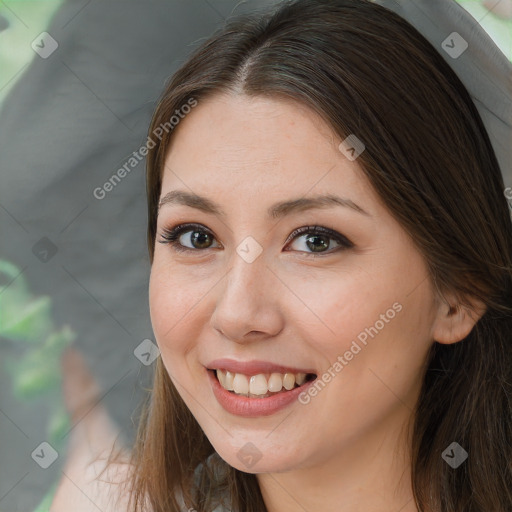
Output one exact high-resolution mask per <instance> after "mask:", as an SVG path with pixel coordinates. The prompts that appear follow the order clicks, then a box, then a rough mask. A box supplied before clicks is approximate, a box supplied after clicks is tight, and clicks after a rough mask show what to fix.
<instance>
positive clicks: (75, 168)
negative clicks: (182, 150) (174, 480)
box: [0, 0, 512, 512]
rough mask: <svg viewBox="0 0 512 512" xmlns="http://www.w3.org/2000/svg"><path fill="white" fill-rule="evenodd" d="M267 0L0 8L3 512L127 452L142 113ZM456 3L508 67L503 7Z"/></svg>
mask: <svg viewBox="0 0 512 512" xmlns="http://www.w3.org/2000/svg"><path fill="white" fill-rule="evenodd" d="M274 3H276V2H275V1H272V0H250V1H246V2H240V1H239V0H238V1H235V0H209V1H207V0H109V1H101V0H37V1H34V0H32V1H29V0H0V512H16V511H23V512H33V511H37V512H42V511H48V510H49V505H50V503H51V500H52V498H53V496H54V493H55V491H56V489H57V486H58V483H59V482H61V481H62V479H67V480H69V481H70V482H72V481H73V474H74V473H73V471H74V467H73V464H75V463H78V462H79V461H80V460H83V459H82V458H81V457H84V454H87V453H92V452H94V451H96V450H100V449H102V447H103V448H104V447H105V446H109V445H111V443H112V441H113V440H114V439H116V440H117V441H118V442H119V443H120V445H121V446H124V447H126V448H128V449H129V447H130V445H131V444H132V443H133V440H134V436H135V432H136V426H137V415H138V413H139V407H140V404H141V401H142V399H143V398H144V397H145V394H146V390H147V389H148V387H149V385H150V382H151V374H152V367H153V366H152V365H153V363H154V361H155V359H156V357H158V348H157V347H156V345H155V342H154V339H153V334H152V330H151V325H150V320H149V313H148V298H147V284H148V279H149V270H150V266H149V259H148V256H147V248H146V204H145V180H144V165H145V161H144V158H143V157H142V156H141V153H140V149H141V148H143V147H145V145H146V144H147V143H148V138H147V137H148V134H147V127H148V125H149V121H150V116H151V113H152V110H153V108H154V106H155V102H156V101H157V99H158V96H159V94H160V93H161V92H162V90H163V88H164V85H165V83H166V80H167V79H168V77H169V76H170V75H171V74H172V73H173V72H174V71H175V70H176V69H177V68H178V66H179V65H180V64H181V63H182V62H183V61H184V60H185V58H186V56H187V55H188V54H189V53H190V52H191V51H192V49H193V48H194V47H195V46H197V45H198V44H200V43H201V41H202V40H204V38H206V37H208V36H209V35H210V34H212V33H213V31H214V30H215V29H216V28H218V27H220V26H222V24H223V23H224V21H225V20H226V19H227V18H228V17H229V16H230V15H231V14H232V13H234V14H236V13H242V12H247V11H253V10H257V9H262V8H264V7H265V6H268V5H271V4H274ZM458 3H459V4H461V5H462V6H463V7H464V8H465V9H467V10H468V11H469V13H470V14H471V15H472V16H473V17H474V18H475V19H476V20H478V22H479V23H480V24H481V25H482V26H483V27H484V29H485V30H486V31H487V32H488V33H489V35H490V36H491V37H492V38H493V40H494V41H495V43H496V45H497V46H498V47H499V48H500V49H501V51H502V52H503V53H504V54H505V55H506V56H507V58H508V59H509V60H511V61H512V1H511V0H491V1H484V0H460V1H459V2H458ZM119 169H124V170H125V172H124V173H122V174H123V177H122V178H121V179H117V180H116V181H113V180H112V176H113V175H115V174H116V173H117V174H116V175H117V176H121V173H118V170H119ZM92 508H94V507H92Z"/></svg>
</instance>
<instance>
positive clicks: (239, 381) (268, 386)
mask: <svg viewBox="0 0 512 512" xmlns="http://www.w3.org/2000/svg"><path fill="white" fill-rule="evenodd" d="M216 372H217V378H218V379H219V382H220V384H221V386H222V387H223V388H224V389H227V390H228V391H234V392H235V393H239V394H244V395H247V394H249V393H250V394H252V395H265V394H266V393H268V392H269V391H270V392H272V393H277V392H278V391H281V389H282V388H283V387H284V388H285V389H286V390H290V389H293V388H294V387H295V383H297V384H298V385H299V386H301V385H302V384H304V382H305V381H306V374H305V373H285V374H284V375H283V374H282V373H271V374H267V375H265V374H263V373H260V374H258V375H252V376H251V377H248V376H247V375H244V374H243V373H232V372H230V371H225V370H216Z"/></svg>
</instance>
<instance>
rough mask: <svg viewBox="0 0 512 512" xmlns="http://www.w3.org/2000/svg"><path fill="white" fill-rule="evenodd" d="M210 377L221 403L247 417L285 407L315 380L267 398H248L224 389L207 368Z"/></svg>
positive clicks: (227, 408)
mask: <svg viewBox="0 0 512 512" xmlns="http://www.w3.org/2000/svg"><path fill="white" fill-rule="evenodd" d="M206 373H207V374H208V378H209V379H210V383H211V386H212V389H213V394H214V395H215V398H217V401H218V402H219V404H220V405H221V406H222V407H224V409H225V410H226V411H227V412H230V413H231V414H236V415H237V416H244V417H246V418H255V417H257V416H270V415H271V414H274V413H276V412H277V411H280V410H281V409H284V408H285V407H287V406H288V405H291V404H292V402H295V401H296V400H297V398H298V396H299V395H300V394H301V393H302V392H303V391H305V390H306V389H307V388H308V387H309V386H310V385H311V384H313V382H315V380H316V379H315V380H311V381H309V382H305V383H304V384H302V386H299V387H296V388H294V389H292V390H290V391H286V392H283V393H279V394H277V395H273V396H269V397H267V398H248V397H245V396H241V395H236V394H235V393H232V392H230V391H228V390H227V389H224V388H223V387H222V386H221V385H220V382H219V381H218V379H217V377H216V376H215V373H214V372H213V371H210V370H207V371H206Z"/></svg>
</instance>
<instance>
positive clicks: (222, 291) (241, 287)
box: [211, 253, 285, 343]
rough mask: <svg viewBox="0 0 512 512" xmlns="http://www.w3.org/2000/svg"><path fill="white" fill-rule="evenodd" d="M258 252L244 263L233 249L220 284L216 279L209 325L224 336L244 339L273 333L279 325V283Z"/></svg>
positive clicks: (273, 334)
mask: <svg viewBox="0 0 512 512" xmlns="http://www.w3.org/2000/svg"><path fill="white" fill-rule="evenodd" d="M274 272H275V271H273V270H272V269H271V268H270V267H269V266H268V265H267V260H265V258H264V253H262V254H260V256H259V257H258V258H256V260H254V261H253V262H252V263H248V262H247V261H245V260H244V259H243V258H242V257H240V256H239V255H238V254H237V253H235V254H234V255H233V263H232V266H231V268H230V270H229V271H228V272H227V274H226V276H225V279H224V280H222V284H221V283H219V286H218V287H216V288H217V289H218V292H217V293H218V296H217V298H216V304H215V309H214V311H213V314H212V317H211V325H212V327H213V328H214V329H216V330H217V331H219V332H220V333H221V334H222V335H223V336H224V337H225V338H228V339H230V340H231V341H234V342H236V343H246V342H248V341H255V340H260V339H264V338H266V337H273V336H276V335H277V334H278V333H279V332H280V331H281V330H282V329H283V325H284V322H283V310H282V304H280V301H279V297H283V296H285V293H284V292H285V290H284V287H283V285H282V283H281V282H280V281H279V279H278V278H277V277H276V275H275V274H274Z"/></svg>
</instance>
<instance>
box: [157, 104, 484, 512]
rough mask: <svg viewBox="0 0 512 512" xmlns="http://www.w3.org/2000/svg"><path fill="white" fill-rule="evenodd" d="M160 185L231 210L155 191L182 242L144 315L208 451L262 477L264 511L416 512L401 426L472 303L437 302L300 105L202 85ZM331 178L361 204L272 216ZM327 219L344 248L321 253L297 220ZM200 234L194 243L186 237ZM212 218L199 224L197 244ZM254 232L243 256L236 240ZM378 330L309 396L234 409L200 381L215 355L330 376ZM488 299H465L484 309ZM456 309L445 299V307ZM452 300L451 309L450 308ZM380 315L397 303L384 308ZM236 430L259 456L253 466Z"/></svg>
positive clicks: (380, 210) (373, 198)
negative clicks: (337, 367)
mask: <svg viewBox="0 0 512 512" xmlns="http://www.w3.org/2000/svg"><path fill="white" fill-rule="evenodd" d="M176 130H177V132H176V133H175V134H174V138H173V142H172V145H171V148H170V152H169V153H168V156H167V159H166V164H165V170H164V174H163V183H162V191H161V198H163V197H164V196H165V195H166V194H167V193H169V192H171V191H173V190H178V189H179V190H183V191H185V192H188V193H195V194H198V195H201V196H204V197H207V198H208V199H210V200H211V201H214V202H215V203H217V204H218V205H219V206H220V208H222V210H224V212H225V214H226V215H225V217H221V216H216V215H214V214H212V213H205V212H204V211H200V210H199V209H196V208H194V207H192V206H190V205H183V204H166V205H164V206H162V207H161V209H160V212H159V216H158V225H157V240H161V239H162V237H161V234H162V230H163V229H164V228H167V229H170V228H173V227H175V226H177V225H180V224H184V223H196V224H200V228H199V230H198V229H197V227H192V228H189V229H187V230H186V231H183V232H182V233H181V234H180V236H179V239H178V242H179V243H180V244H181V245H182V246H183V247H185V248H188V249H189V251H185V252H180V251H177V250H175V249H173V247H172V246H171V245H169V244H163V243H158V241H157V243H156V244H155V258H154V262H153V266H152V272H151V278H150V312H151V319H152V324H153V329H154V333H155V336H156V340H157V343H158V345H159V348H160V351H161V356H162V360H163V363H164V365H165V367H166V369H167V370H168V372H169V374H170V376H171V379H172V380H173V382H174V383H175V384H176V387H177V389H178V391H179V392H180V394H181V396H182V397H183V399H184V401H185V402H186V404H187V406H188V407H189V408H190V410H191V412H192V413H193V414H194V416H195V418H196V419H197V421H198V422H199V424H200V425H201V427H202V429H203V430H204V432H205V434H206V435H207V437H208V438H209V440H210V442H211V443H212V444H213V446H214V448H215V449H216V451H217V452H218V453H219V455H220V456H221V457H222V458H223V459H224V460H225V461H227V462H228V463H229V464H230V465H232V466H234V467H236V468H238V469H239V470H241V471H245V472H252V473H256V474H257V478H258V481H259V483H260V487H261V489H262V493H263V497H264V500H265V503H266V506H267V509H268V511H269V512H291V511H292V510H293V511H296V510H306V511H313V510H322V511H324V512H362V511H364V512H389V511H396V512H398V511H400V512H417V507H416V506H415V504H414V500H413V494H412V488H411V482H410V465H409V462H408V455H409V441H410V439H409V437H408V435H407V430H406V426H407V424H408V422H409V420H410V418H411V414H412V411H413V409H414V406H415V404H416V401H417V397H418V393H419V390H420V386H421V383H422V377H423V372H424V369H425V368H424V361H425V358H426V356H427V353H428V350H429V348H430V346H431V345H432V343H433V342H434V340H437V341H438V342H440V343H455V342H457V341H459V340H461V339H463V338H464V337H465V336H466V335H467V334H468V333H469V332H470V331H471V329H472V328H473V326H474V324H475V322H476V321H477V319H478V318H479V316H481V314H483V312H484V309H483V308H480V309H478V315H473V314H470V313H469V312H468V311H466V310H465V309H463V308H456V306H457V304H456V303H455V302H454V299H453V297H451V296H449V295H448V296H446V297H445V299H446V302H444V301H438V300H436V297H435V294H434V289H433V286H432V284H431V281H430V279H429V278H428V274H427V267H426V264H425V262H424V260H423V258H422V255H421V254H420V253H419V251H418V250H417V248H416V247H415V245H414V244H413V243H412V241H411V239H410V238H409V237H408V236H407V234H406V233H405V232H404V230H403V229H402V227H401V226H400V225H399V224H398V223H397V222H396V221H395V219H394V218H393V217H392V216H391V215H390V213H389V211H388V210H387V209H386V208H385V207H384V205H383V204H382V203H381V201H380V200H379V197H378V195H377V194H376V192H375V191H374V190H373V189H372V187H371V186H370V185H369V183H368V181H367V180H366V179H365V177H364V175H363V174H362V171H361V168H360V167H359V164H358V162H357V160H355V161H350V160H349V159H348V158H347V157H346V156H345V154H343V153H342V152H341V151H340V150H339V149H338V145H339V144H340V142H341V140H340V139H339V138H338V137H337V136H336V135H335V134H334V132H333V131H332V130H331V129H330V128H329V127H328V126H327V125H326V124H324V123H323V121H322V120H321V119H320V118H319V117H318V116H317V115H316V114H315V113H313V112H311V111H310V110H307V109H305V108H304V107H302V106H299V105H298V104H296V103H293V102H288V101H283V100H276V99H268V98H267V99H265V98H262V97H257V98H249V97H247V96H243V95H240V96H229V97H228V96H224V95H223V96H215V97H212V98H209V99H207V100H204V101H202V102H200V103H199V105H198V106H197V107H196V108H195V109H194V110H193V111H192V112H191V113H190V114H188V115H187V117H186V118H185V119H184V120H183V121H181V122H180V125H179V126H178V127H177V128H176ZM327 193H335V194H337V195H340V196H343V197H346V198H350V199H351V200H352V201H353V202H355V203H357V205H359V206H360V207H361V208H363V209H364V210H365V211H366V212H367V213H368V215H364V214H362V213H360V212H358V211H355V210H354V209H352V208H348V207H340V206H329V207H325V208H322V209H312V210H308V211H302V212H294V213H292V214H290V215H287V216H285V217H283V218H282V219H279V220H276V219H272V218H269V217H268V216H267V209H268V208H269V207H270V206H271V205H273V204H274V203H276V202H280V201H286V200H290V199H296V198H301V197H313V196H316V195H320V194H327ZM315 225H318V226H323V227H325V228H328V229H332V230H335V231H336V232H337V233H340V234H342V235H344V236H345V237H347V238H348V239H349V240H350V241H351V242H352V243H353V244H354V246H353V247H351V248H345V249H343V250H336V249H337V247H339V244H337V242H336V241H335V240H333V239H332V238H329V237H327V238H324V240H325V241H326V243H328V244H329V249H327V250H325V251H323V253H322V254H321V253H319V252H315V255H316V256H315V257H313V256H312V254H313V250H312V248H311V246H308V245H306V241H307V239H308V235H307V234H306V233H307V232H306V233H302V234H299V235H296V236H295V237H294V238H293V239H289V235H290V234H291V233H292V231H293V230H294V229H296V228H300V227H303V226H315ZM195 231H199V232H200V233H201V234H202V237H203V242H201V243H202V244H203V245H201V244H200V245H197V244H195V245H194V239H193V238H191V235H192V234H193V233H194V232H195ZM205 231H206V232H207V233H210V241H209V245H208V247H207V248H205V246H206V245H207V241H205V237H207V235H205V234H204V233H205ZM249 236H250V237H252V238H254V239H255V240H256V241H257V243H258V244H259V246H260V247H261V249H262V253H261V254H260V255H259V256H258V257H257V258H256V259H255V260H254V261H253V262H252V263H247V261H245V260H244V259H243V258H242V257H240V256H239V254H238V253H237V251H236V249H237V247H238V246H239V245H240V244H241V242H242V241H244V240H245V239H246V237H249ZM393 304H399V305H400V306H401V309H400V312H396V314H395V315H394V316H393V318H392V319H389V317H387V319H388V321H386V322H384V321H383V320H381V324H383V327H382V328H381V329H380V328H379V332H378V334H377V335H375V336H374V337H372V338H370V337H369V338H368V342H367V344H366V345H365V346H364V347H363V348H362V349H361V350H360V351H359V352H358V353H357V355H355V356H353V358H351V360H350V361H348V362H347V364H346V365H343V369H342V370H341V371H339V372H337V373H336V375H335V377H333V378H331V379H330V381H329V382H328V384H327V385H326V386H325V388H324V389H322V390H321V391H320V392H319V393H318V394H317V395H316V396H314V397H312V398H311V400H310V401H309V403H307V404H301V403H298V402H296V403H293V404H292V405H290V406H288V407H287V408H286V409H284V410H281V411H279V412H277V413H275V414H272V415H270V416H265V417H263V416H262V417H257V418H243V417H240V416H236V415H233V414H231V413H228V412H227V411H226V410H224V409H223V408H222V407H221V405H220V404H219V403H218V402H217V400H216V398H215V396H214V394H213V392H212V389H211V386H210V383H209V381H208V379H207V378H206V372H205V366H206V365H207V364H208V363H209V362H210V361H212V360H213V359H216V358H219V357H230V358H232V359H235V360H239V361H247V360H252V359H261V360H265V361H270V362H272V363H281V364H285V365H288V366H292V367H295V368H304V367H308V368H309V367H313V368H315V369H317V374H318V375H320V376H321V375H323V373H324V372H327V370H328V369H329V368H332V366H333V364H334V363H335V362H336V361H337V360H338V356H340V355H342V356H343V354H345V353H346V351H347V350H349V348H350V347H351V342H352V341H353V340H355V339H357V336H358V334H360V333H362V332H363V331H365V328H368V327H370V326H375V325H379V326H380V324H377V323H376V322H377V321H378V320H379V319H381V318H382V317H381V315H382V314H387V313H386V312H387V311H389V309H390V308H392V305H393ZM479 306H481V305H478V304H475V307H476V308H478V307H479ZM452 307H453V308H454V309H453V310H452V309H451V308H452ZM454 311H455V312H454ZM389 315H391V314H389ZM247 442H251V443H253V445H255V446H256V447H257V449H258V450H259V452H260V454H261V458H260V460H259V461H258V462H257V463H256V464H255V465H254V466H252V467H250V468H249V467H247V466H246V465H245V464H244V463H243V462H242V461H241V460H240V459H239V458H238V453H239V451H240V450H241V449H242V448H243V447H244V445H245V444H246V443H247Z"/></svg>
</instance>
